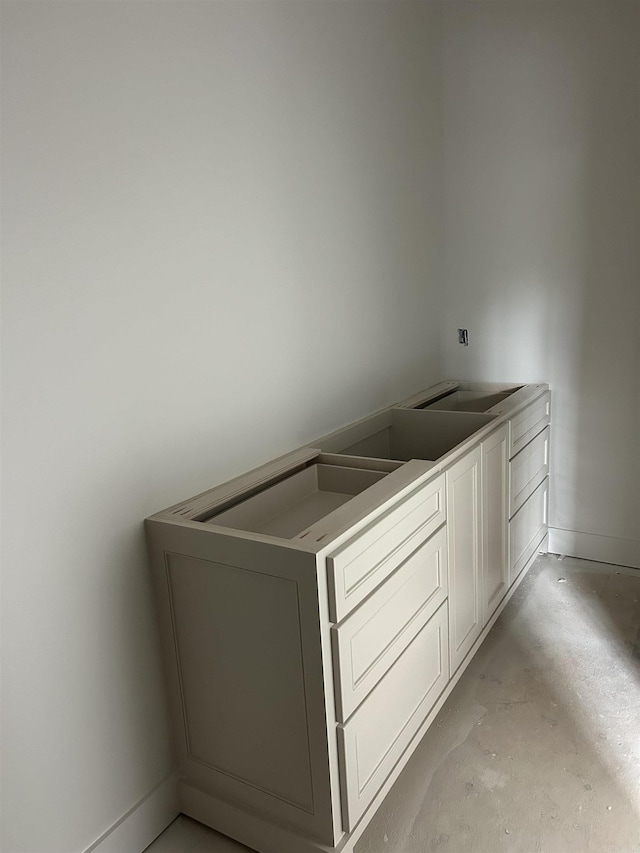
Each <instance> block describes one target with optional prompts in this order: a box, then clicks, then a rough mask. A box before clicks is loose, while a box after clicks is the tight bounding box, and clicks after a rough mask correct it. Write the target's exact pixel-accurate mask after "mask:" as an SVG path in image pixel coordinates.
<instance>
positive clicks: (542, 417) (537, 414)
mask: <svg viewBox="0 0 640 853" xmlns="http://www.w3.org/2000/svg"><path fill="white" fill-rule="evenodd" d="M550 419H551V394H550V392H549V391H545V393H544V394H543V395H542V396H541V397H538V399H537V400H535V401H534V402H533V403H531V405H530V406H527V408H526V409H525V410H524V411H523V412H520V413H519V414H517V415H516V416H515V417H514V419H513V420H512V421H511V443H510V450H509V458H510V459H511V458H513V457H514V456H515V455H516V453H518V452H519V451H520V450H522V448H523V447H525V446H526V445H527V444H528V443H529V442H530V441H531V439H532V438H535V436H536V435H538V433H539V432H542V430H543V429H544V428H545V427H546V426H548V425H549V421H550Z"/></svg>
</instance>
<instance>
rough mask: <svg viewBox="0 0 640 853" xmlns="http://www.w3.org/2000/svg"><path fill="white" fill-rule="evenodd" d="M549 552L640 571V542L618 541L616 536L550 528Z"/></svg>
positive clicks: (634, 540)
mask: <svg viewBox="0 0 640 853" xmlns="http://www.w3.org/2000/svg"><path fill="white" fill-rule="evenodd" d="M549 551H550V552H551V553H552V554H566V555H567V556H569V557H580V558H581V559H583V560H595V561H596V562H598V563H613V564H614V565H616V566H629V567H630V568H632V569H640V540H637V539H618V538H616V537H614V536H600V535H598V534H597V533H581V532H580V531H577V530H563V529H562V528H560V527H550V528H549Z"/></svg>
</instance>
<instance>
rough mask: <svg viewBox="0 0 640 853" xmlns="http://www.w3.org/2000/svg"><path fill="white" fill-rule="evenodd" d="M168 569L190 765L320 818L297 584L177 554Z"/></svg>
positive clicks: (169, 555)
mask: <svg viewBox="0 0 640 853" xmlns="http://www.w3.org/2000/svg"><path fill="white" fill-rule="evenodd" d="M167 570H168V575H169V588H170V592H171V604H172V611H173V622H174V626H175V628H174V630H175V636H176V645H177V651H178V664H179V668H180V682H181V690H182V700H183V705H184V713H185V727H186V737H187V749H188V752H189V756H190V758H191V759H192V760H194V761H198V762H200V763H202V764H205V765H207V766H209V767H211V768H212V769H215V770H217V771H218V772H220V773H224V774H227V775H229V776H232V777H234V778H236V779H239V780H241V781H243V782H245V783H246V784H249V785H252V786H254V787H256V788H258V789H260V790H263V791H265V792H267V793H269V794H272V795H274V796H276V797H279V798H281V799H284V800H286V801H287V802H290V803H292V804H293V805H296V806H298V807H300V808H303V809H305V810H307V811H312V809H313V791H312V787H311V766H310V759H309V738H308V731H307V721H306V707H305V693H304V674H303V663H302V648H301V637H300V614H299V606H298V595H297V585H296V583H295V581H293V580H289V579H286V578H279V577H274V576H271V575H265V574H260V573H258V572H252V571H248V570H245V569H239V568H236V567H234V566H227V565H222V564H220V563H214V562H211V561H207V560H197V559H193V558H191V557H185V556H181V555H174V554H168V555H167Z"/></svg>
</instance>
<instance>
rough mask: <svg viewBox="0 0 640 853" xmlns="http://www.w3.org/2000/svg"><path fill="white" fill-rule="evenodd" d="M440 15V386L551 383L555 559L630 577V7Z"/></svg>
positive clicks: (639, 486)
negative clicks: (460, 381) (584, 560)
mask: <svg viewBox="0 0 640 853" xmlns="http://www.w3.org/2000/svg"><path fill="white" fill-rule="evenodd" d="M444 9H445V12H444V18H443V34H444V44H443V63H444V65H443V68H444V71H443V76H444V81H445V83H444V151H445V172H444V186H445V211H444V252H445V262H444V263H445V279H444V304H443V315H442V321H443V322H442V336H443V337H442V348H443V355H444V359H445V373H446V374H447V376H451V377H460V378H463V377H464V378H469V379H474V378H477V379H480V378H482V379H493V380H496V381H512V380H521V381H533V380H543V381H548V382H550V383H551V385H552V388H553V393H554V397H553V408H554V412H553V442H552V446H553V457H552V465H553V478H552V484H553V492H552V496H551V524H552V526H553V527H554V528H555V529H554V531H553V535H552V537H551V547H552V549H554V546H555V548H556V549H558V550H561V551H567V552H568V553H573V554H574V555H577V556H593V557H595V558H598V559H604V560H612V561H614V560H619V561H620V562H623V563H627V564H629V565H636V566H640V3H638V2H618V0H612V2H596V3H594V2H577V0H576V2H572V0H569V2H567V0H562V2H553V3H540V2H536V1H535V0H533V2H531V1H530V0H519V2H500V1H499V0H492V2H483V3H478V2H451V3H445V4H444ZM459 327H467V328H468V329H469V335H470V346H469V347H468V348H464V347H461V346H459V345H458V344H457V342H456V329H457V328H459Z"/></svg>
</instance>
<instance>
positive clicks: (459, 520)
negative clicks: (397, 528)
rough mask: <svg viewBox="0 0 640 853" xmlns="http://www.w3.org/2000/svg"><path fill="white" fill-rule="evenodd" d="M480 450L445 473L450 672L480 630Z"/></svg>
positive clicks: (458, 663)
mask: <svg viewBox="0 0 640 853" xmlns="http://www.w3.org/2000/svg"><path fill="white" fill-rule="evenodd" d="M481 466H482V451H481V447H480V445H477V446H476V447H474V448H473V450H470V451H469V452H468V453H467V454H465V456H463V457H462V459H460V460H459V461H458V462H455V463H454V464H453V465H452V466H451V468H449V469H448V470H447V472H446V485H447V544H448V550H449V651H450V666H451V675H452V676H453V674H454V672H455V671H456V670H457V669H458V667H459V666H460V664H461V663H462V661H463V660H464V658H465V656H466V655H467V653H468V652H469V650H470V649H471V647H472V646H473V644H474V643H475V641H476V639H477V638H478V636H479V635H480V632H481V630H482V596H481V591H480V582H481V576H482V573H481V562H482V515H481V512H482V491H481V486H482V480H481Z"/></svg>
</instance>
